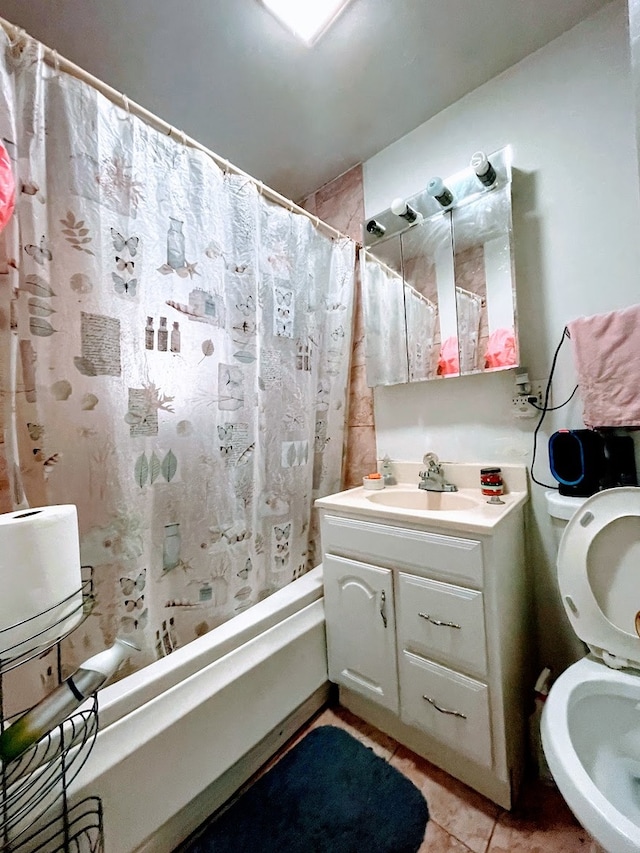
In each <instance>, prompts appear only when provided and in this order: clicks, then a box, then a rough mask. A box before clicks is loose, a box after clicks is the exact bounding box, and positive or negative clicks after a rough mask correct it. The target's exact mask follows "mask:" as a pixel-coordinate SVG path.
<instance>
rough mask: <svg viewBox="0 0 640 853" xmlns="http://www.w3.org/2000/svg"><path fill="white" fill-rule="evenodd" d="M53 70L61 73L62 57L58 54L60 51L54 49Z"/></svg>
mask: <svg viewBox="0 0 640 853" xmlns="http://www.w3.org/2000/svg"><path fill="white" fill-rule="evenodd" d="M53 70H54V71H55V72H56V74H59V73H60V57H59V56H58V51H57V50H54V51H53Z"/></svg>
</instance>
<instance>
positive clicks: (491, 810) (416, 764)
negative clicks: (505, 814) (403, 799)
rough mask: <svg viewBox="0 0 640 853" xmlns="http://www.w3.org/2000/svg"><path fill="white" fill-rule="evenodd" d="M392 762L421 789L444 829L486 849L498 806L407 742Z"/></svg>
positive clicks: (480, 851)
mask: <svg viewBox="0 0 640 853" xmlns="http://www.w3.org/2000/svg"><path fill="white" fill-rule="evenodd" d="M390 764H391V765H392V766H393V767H396V768H397V769H398V770H400V772H401V773H403V774H404V775H405V776H407V778H409V779H411V781H412V782H413V783H414V785H416V786H417V787H418V788H419V789H420V790H421V791H422V793H423V794H424V796H425V799H426V801H427V803H428V804H429V813H430V815H431V818H432V819H433V820H434V821H435V822H436V823H437V824H438V825H439V826H440V827H442V829H444V830H446V831H447V832H448V833H449V834H450V835H453V836H454V837H455V838H457V839H458V840H459V841H461V842H462V843H463V844H465V845H466V846H467V847H468V848H469V849H470V850H472V851H473V853H485V851H486V850H487V845H488V844H489V839H490V838H491V833H492V832H493V828H494V826H495V824H496V819H497V817H498V815H499V814H500V812H501V809H500V807H499V806H497V805H495V803H492V802H491V801H490V800H488V799H487V798H486V797H483V796H482V795H481V794H478V793H477V792H476V791H473V790H472V789H471V788H468V787H467V786H466V785H463V783H462V782H459V781H458V780H457V779H454V778H453V777H452V776H449V774H448V773H445V772H444V771H443V770H440V769H439V768H438V767H436V766H435V765H433V764H431V763H430V762H429V761H427V760H426V759H424V758H420V756H418V755H415V753H413V752H411V751H410V750H408V749H407V748H406V747H404V746H399V747H398V749H397V751H396V753H395V754H394V755H393V757H392V758H391V761H390Z"/></svg>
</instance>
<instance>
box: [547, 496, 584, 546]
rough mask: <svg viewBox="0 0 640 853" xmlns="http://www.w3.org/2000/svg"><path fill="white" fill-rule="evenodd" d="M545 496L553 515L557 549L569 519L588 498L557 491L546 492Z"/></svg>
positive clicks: (549, 510)
mask: <svg viewBox="0 0 640 853" xmlns="http://www.w3.org/2000/svg"><path fill="white" fill-rule="evenodd" d="M544 496H545V500H546V502H547V512H548V513H549V515H550V516H551V528H552V530H553V538H554V541H555V546H556V551H557V549H558V546H559V545H560V539H561V538H562V534H563V533H564V529H565V527H566V526H567V523H568V521H569V519H570V518H571V516H572V515H573V514H574V512H576V510H578V509H579V508H580V507H581V506H582V504H583V503H584V502H585V501H586V500H587V498H572V497H569V496H568V495H561V494H559V493H558V492H556V491H548V492H545V495H544Z"/></svg>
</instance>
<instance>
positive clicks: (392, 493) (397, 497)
mask: <svg viewBox="0 0 640 853" xmlns="http://www.w3.org/2000/svg"><path fill="white" fill-rule="evenodd" d="M366 497H367V500H368V501H371V503H374V504H382V506H391V507H400V508H402V509H417V510H427V511H428V512H456V511H459V510H465V509H475V508H476V507H477V506H478V501H477V500H475V499H474V498H472V497H469V496H468V495H461V494H460V493H459V492H428V491H425V490H424V489H418V488H413V489H393V490H391V489H384V490H383V491H381V492H372V493H371V494H370V495H367V496H366Z"/></svg>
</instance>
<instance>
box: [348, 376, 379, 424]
mask: <svg viewBox="0 0 640 853" xmlns="http://www.w3.org/2000/svg"><path fill="white" fill-rule="evenodd" d="M373 424H374V415H373V395H372V394H371V389H370V388H368V387H367V376H366V368H365V366H364V365H361V366H354V367H353V368H352V369H351V382H350V386H349V426H350V427H351V426H373Z"/></svg>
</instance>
